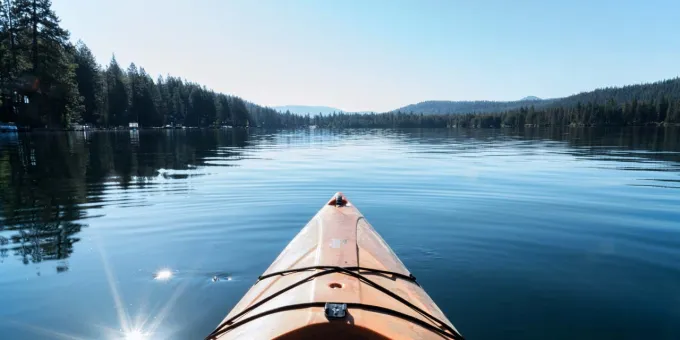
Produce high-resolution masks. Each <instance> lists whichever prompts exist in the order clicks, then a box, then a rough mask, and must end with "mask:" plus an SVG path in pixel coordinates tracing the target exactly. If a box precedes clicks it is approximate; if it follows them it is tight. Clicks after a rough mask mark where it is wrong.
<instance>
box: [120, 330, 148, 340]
mask: <svg viewBox="0 0 680 340" xmlns="http://www.w3.org/2000/svg"><path fill="white" fill-rule="evenodd" d="M147 339H149V338H148V334H145V333H143V332H142V331H140V330H137V329H135V330H131V331H129V332H127V333H126V334H125V340H147Z"/></svg>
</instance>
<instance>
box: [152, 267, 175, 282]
mask: <svg viewBox="0 0 680 340" xmlns="http://www.w3.org/2000/svg"><path fill="white" fill-rule="evenodd" d="M171 277H172V272H171V271H170V269H161V270H159V271H158V272H157V273H156V274H155V275H154V276H153V278H154V279H155V280H169V279H170V278H171Z"/></svg>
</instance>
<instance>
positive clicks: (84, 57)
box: [75, 41, 104, 125]
mask: <svg viewBox="0 0 680 340" xmlns="http://www.w3.org/2000/svg"><path fill="white" fill-rule="evenodd" d="M75 62H76V65H77V68H76V80H77V82H78V92H79V93H80V95H81V96H82V97H83V105H84V107H85V110H84V112H83V117H82V118H83V122H84V123H87V124H97V125H98V124H101V123H103V119H104V117H103V116H104V113H103V110H104V80H103V76H102V72H101V69H100V67H99V65H98V64H97V61H96V60H95V58H94V55H93V54H92V51H90V49H89V48H88V47H87V45H85V43H83V42H82V41H79V42H78V44H77V46H76V52H75Z"/></svg>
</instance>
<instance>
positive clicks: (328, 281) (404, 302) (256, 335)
mask: <svg viewBox="0 0 680 340" xmlns="http://www.w3.org/2000/svg"><path fill="white" fill-rule="evenodd" d="M317 338H318V339H321V338H323V339H324V340H328V339H463V337H462V336H461V335H460V334H459V333H458V331H457V330H456V329H455V328H454V326H453V325H452V324H451V322H450V321H449V320H448V319H447V318H446V316H444V313H442V311H441V310H440V309H439V307H437V305H436V304H435V303H434V302H433V301H432V299H431V298H430V297H429V296H428V295H427V293H425V291H424V290H423V288H422V287H421V286H420V285H419V284H418V282H417V281H416V279H415V277H414V276H413V275H411V273H410V272H409V271H408V270H407V269H406V267H405V266H404V264H403V263H401V261H400V260H399V258H398V257H397V256H396V255H395V254H394V252H393V251H392V249H390V247H389V246H388V245H387V243H385V241H384V240H383V239H382V237H380V235H378V233H377V232H376V231H375V229H373V227H372V226H371V225H370V224H369V223H368V221H366V218H364V216H363V215H362V214H361V213H360V212H359V210H358V209H357V208H356V207H354V206H353V205H352V203H351V202H350V201H349V200H347V198H345V197H344V196H343V195H342V194H341V193H337V194H336V195H335V196H334V197H333V198H332V199H331V200H330V201H329V202H328V203H327V204H326V205H324V207H323V208H321V210H319V212H318V213H317V214H316V216H314V218H312V220H311V221H309V223H308V224H307V225H306V226H305V227H304V228H302V230H301V231H300V233H298V235H297V236H295V238H294V239H293V240H292V241H291V242H290V243H289V244H288V246H286V248H285V249H284V250H283V251H282V252H281V254H280V255H279V256H278V257H277V258H276V260H274V262H273V263H272V264H271V265H270V266H269V268H268V269H267V270H266V271H265V272H264V274H262V276H260V277H259V279H258V280H257V282H255V284H254V285H253V286H252V287H251V288H250V290H249V291H248V292H247V293H246V294H245V296H244V297H243V298H242V299H241V301H240V302H239V303H238V304H237V305H236V306H235V307H234V309H232V310H231V312H230V313H229V314H228V315H227V317H226V318H225V319H224V321H222V323H220V325H218V327H217V328H216V329H215V331H213V332H212V333H211V334H210V335H208V337H207V338H206V339H317Z"/></svg>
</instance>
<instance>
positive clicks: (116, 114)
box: [106, 55, 130, 126]
mask: <svg viewBox="0 0 680 340" xmlns="http://www.w3.org/2000/svg"><path fill="white" fill-rule="evenodd" d="M106 90H107V91H106V96H107V104H108V113H107V117H108V119H106V120H107V121H108V122H109V124H111V125H113V126H122V125H124V124H126V123H128V122H127V114H128V109H129V106H130V105H129V97H128V92H129V91H128V89H127V77H126V76H125V74H124V73H123V70H121V68H120V66H119V65H118V61H116V56H115V55H114V56H113V57H112V58H111V63H110V64H109V66H108V68H107V69H106Z"/></svg>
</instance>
